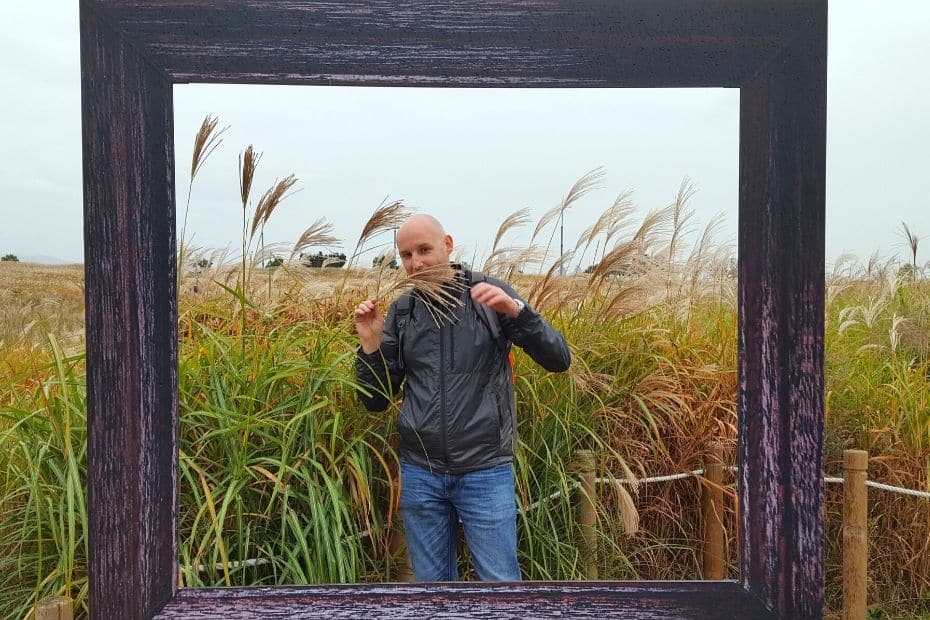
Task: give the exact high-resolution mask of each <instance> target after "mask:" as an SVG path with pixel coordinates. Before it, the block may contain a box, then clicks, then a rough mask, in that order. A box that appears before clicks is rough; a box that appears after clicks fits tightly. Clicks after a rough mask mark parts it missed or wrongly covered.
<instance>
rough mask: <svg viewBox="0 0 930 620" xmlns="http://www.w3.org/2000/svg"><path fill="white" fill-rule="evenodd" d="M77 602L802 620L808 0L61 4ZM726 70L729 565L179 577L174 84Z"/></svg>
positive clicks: (812, 577)
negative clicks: (75, 28)
mask: <svg viewBox="0 0 930 620" xmlns="http://www.w3.org/2000/svg"><path fill="white" fill-rule="evenodd" d="M80 15H81V17H80V27H81V74H82V106H83V141H84V204H85V216H84V227H85V230H84V238H85V260H86V296H87V311H86V312H87V313H86V320H87V382H88V386H87V387H88V424H89V446H88V493H89V500H90V544H91V546H90V558H89V564H90V609H91V612H92V614H93V616H94V617H98V618H152V617H158V618H182V617H189V618H207V617H216V618H231V617H242V618H245V617H262V618H279V617H280V618H283V617H288V618H290V617H321V618H322V617H325V618H332V617H344V616H352V617H359V616H381V615H392V616H398V615H402V616H411V617H436V616H439V615H443V614H446V613H458V614H469V615H474V616H479V617H503V616H523V617H526V616H530V617H535V616H548V615H553V614H557V613H563V614H570V615H572V616H573V617H615V616H618V615H623V616H624V617H630V618H657V617H695V618H711V617H742V618H746V617H780V618H819V617H821V615H822V608H823V513H822V509H823V483H822V475H823V471H822V470H823V461H822V456H821V452H822V443H823V430H822V426H823V287H824V195H825V190H824V174H825V154H826V130H825V124H826V28H827V8H826V0H690V1H689V0H614V1H611V2H607V1H603V0H600V1H599V0H579V1H577V2H568V1H559V0H526V1H523V2H518V1H510V2H504V1H495V0H465V1H458V2H453V1H451V0H438V1H437V2H431V3H417V2H409V1H408V2H399V1H398V2H395V1H391V0H368V1H357V2H326V1H315V0H279V1H274V0H249V1H246V0H241V1H232V0H212V1H207V0H204V1H200V2H197V1H192V0H187V1H185V0H80ZM182 82H238V83H250V84H251V83H275V84H335V85H347V86H348V85H379V84H380V85H406V86H484V87H541V86H545V87H680V86H701V87H732V88H740V97H741V103H740V190H739V191H740V207H739V218H740V223H739V267H738V268H739V282H740V286H739V310H738V312H739V417H740V449H739V458H740V463H741V474H740V491H739V496H740V579H739V581H706V582H591V583H567V582H557V583H539V582H536V583H521V584H509V585H508V584H503V585H501V584H498V585H480V584H452V585H443V586H439V585H405V584H393V585H390V584H389V585H377V586H375V585H372V586H358V585H353V586H348V585H346V586H306V587H287V588H271V589H268V588H231V589H185V590H178V589H177V588H176V583H177V527H176V525H177V524H176V521H177V471H178V463H177V432H178V430H177V428H178V418H177V392H178V390H177V388H178V385H177V341H178V340H177V301H176V298H177V297H176V293H177V291H176V266H175V249H176V248H175V202H174V200H175V197H174V148H173V120H172V119H173V110H172V84H175V83H182Z"/></svg>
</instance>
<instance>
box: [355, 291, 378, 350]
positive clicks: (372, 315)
mask: <svg viewBox="0 0 930 620" xmlns="http://www.w3.org/2000/svg"><path fill="white" fill-rule="evenodd" d="M382 329H384V317H383V316H381V311H380V310H379V309H378V302H377V301H375V300H374V299H366V300H365V301H363V302H362V303H360V304H359V305H358V307H357V308H356V309H355V331H356V332H358V339H359V340H360V341H361V344H362V351H364V352H365V353H366V354H371V353H374V352H375V351H377V350H378V349H379V348H381V330H382Z"/></svg>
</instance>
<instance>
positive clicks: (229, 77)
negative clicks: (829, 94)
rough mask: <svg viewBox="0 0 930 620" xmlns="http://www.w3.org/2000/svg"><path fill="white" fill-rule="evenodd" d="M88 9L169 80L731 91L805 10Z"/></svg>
mask: <svg viewBox="0 0 930 620" xmlns="http://www.w3.org/2000/svg"><path fill="white" fill-rule="evenodd" d="M94 5H95V6H97V7H98V10H100V11H102V12H104V13H105V14H106V15H107V18H108V19H110V20H112V21H114V22H118V23H119V24H120V27H121V29H122V30H123V32H125V33H126V36H127V37H129V38H130V39H131V40H133V41H134V42H135V44H136V45H137V46H138V47H139V48H140V49H144V50H145V51H146V54H147V55H148V56H149V57H150V58H151V59H152V61H153V62H154V63H156V64H157V65H158V66H159V67H163V68H164V69H165V71H167V72H168V74H169V75H171V76H172V78H173V79H175V80H176V81H193V82H205V81H214V82H242V83H255V82H262V83H288V84H294V83H314V84H381V85H387V84H401V85H404V84H407V85H436V86H440V85H441V86H449V85H461V86H618V87H619V86H625V87H633V86H637V87H666V86H667V87H673V86H678V87H682V86H733V87H736V86H740V85H741V84H743V83H744V82H745V80H746V78H747V77H748V76H749V75H751V74H752V72H754V71H755V70H756V69H757V68H758V67H759V66H761V65H762V64H764V63H765V61H766V59H767V58H769V57H771V56H772V55H773V54H777V53H778V51H779V50H780V49H781V48H782V47H783V46H784V45H786V44H787V43H788V41H789V39H790V37H791V36H793V35H794V33H796V32H797V31H798V30H800V29H801V28H803V27H804V26H805V25H806V24H807V23H808V22H809V19H810V5H811V2H810V0H781V1H779V2H773V1H766V2H761V1H757V0H701V1H697V2H695V1H687V0H676V1H670V0H666V1H664V2H662V1H660V0H625V1H623V2H603V1H588V2H565V1H558V0H542V1H539V0H537V1H524V2H504V1H486V0H485V1H480V2H476V1H471V2H462V1H459V2H418V1H417V2H410V1H408V2H396V1H394V0H375V1H366V2H320V1H308V0H303V1H298V0H288V1H280V2H237V1H234V0H214V1H212V2H200V3H192V4H191V5H189V6H186V7H183V8H182V3H179V2H177V1H176V0H135V1H121V0H104V1H98V2H94ZM179 15H183V18H181V19H179V18H178V17H179Z"/></svg>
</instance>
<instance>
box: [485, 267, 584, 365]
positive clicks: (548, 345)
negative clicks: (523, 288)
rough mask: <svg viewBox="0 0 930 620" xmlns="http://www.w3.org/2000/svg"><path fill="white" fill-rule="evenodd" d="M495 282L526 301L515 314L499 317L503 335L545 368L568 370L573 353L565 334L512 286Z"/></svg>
mask: <svg viewBox="0 0 930 620" xmlns="http://www.w3.org/2000/svg"><path fill="white" fill-rule="evenodd" d="M495 284H497V285H498V286H500V287H501V288H502V289H504V291H506V292H507V294H508V295H510V296H511V297H513V298H514V299H519V300H520V301H522V302H523V303H524V304H525V305H524V307H523V310H521V311H520V314H518V315H517V316H516V317H514V318H510V317H507V316H501V317H500V319H501V329H503V331H504V335H505V336H507V338H508V339H509V340H510V342H512V343H514V344H515V345H517V346H518V347H520V348H521V349H523V350H524V351H525V352H526V354H527V355H529V356H530V358H531V359H532V360H533V361H534V362H536V363H537V364H539V365H540V366H542V367H543V368H545V369H546V370H548V371H550V372H563V371H565V370H568V367H569V366H570V365H571V363H572V355H571V353H570V352H569V350H568V343H566V342H565V338H563V337H562V334H560V333H559V331H558V330H557V329H556V328H554V327H553V326H552V325H551V324H550V323H549V322H548V321H547V320H546V319H544V318H543V316H542V315H541V314H539V312H537V311H536V310H535V309H534V308H533V307H531V306H530V305H529V304H528V303H526V300H525V299H523V298H522V297H521V296H520V295H519V294H518V293H517V292H516V291H514V290H513V288H511V287H510V286H509V285H507V284H506V283H503V282H495Z"/></svg>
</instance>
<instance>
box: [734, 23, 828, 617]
mask: <svg viewBox="0 0 930 620" xmlns="http://www.w3.org/2000/svg"><path fill="white" fill-rule="evenodd" d="M820 9H821V11H822V14H820V17H819V18H818V19H817V20H816V23H815V25H814V26H813V27H811V28H809V29H806V30H805V31H804V32H802V33H800V35H799V37H798V38H797V39H796V40H795V41H794V44H793V45H792V46H790V47H788V48H786V49H785V50H783V51H782V53H781V54H780V55H779V56H778V57H777V58H775V59H773V60H772V61H770V62H769V63H768V64H766V65H764V66H763V67H761V68H760V70H759V71H758V73H757V74H756V75H755V76H754V78H753V79H752V81H751V82H749V83H748V84H746V85H745V86H743V88H742V89H741V91H740V207H739V257H738V262H739V265H738V271H739V295H738V298H739V322H740V324H739V332H738V337H739V353H740V356H739V425H740V426H739V454H740V465H741V468H740V473H741V477H740V490H739V493H740V508H741V511H740V520H741V524H740V533H741V546H740V579H741V580H742V582H743V583H744V584H746V586H747V588H748V589H749V590H750V591H752V592H755V593H756V594H757V595H758V596H759V597H760V598H762V600H764V601H766V602H767V603H768V604H769V605H771V606H772V608H773V609H775V610H777V611H778V613H779V614H780V615H781V617H783V618H813V617H820V616H821V615H822V607H823V455H822V453H823V385H824V384H823V329H824V328H823V321H824V315H823V312H824V305H823V304H824V200H825V186H824V178H825V160H826V30H825V28H824V27H823V24H824V23H826V6H825V5H823V6H822V7H820Z"/></svg>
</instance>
